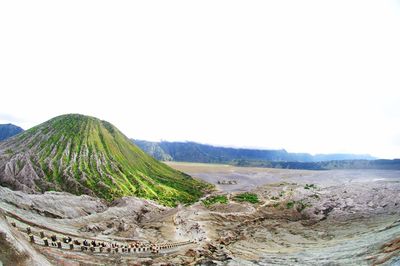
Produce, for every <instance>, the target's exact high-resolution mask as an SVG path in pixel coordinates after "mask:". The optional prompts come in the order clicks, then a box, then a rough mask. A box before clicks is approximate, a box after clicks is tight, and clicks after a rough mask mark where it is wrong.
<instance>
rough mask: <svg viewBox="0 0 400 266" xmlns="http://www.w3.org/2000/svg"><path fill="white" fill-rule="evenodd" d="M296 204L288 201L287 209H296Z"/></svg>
mask: <svg viewBox="0 0 400 266" xmlns="http://www.w3.org/2000/svg"><path fill="white" fill-rule="evenodd" d="M294 204H295V202H294V201H288V202H286V208H288V209H291V208H293V207H294Z"/></svg>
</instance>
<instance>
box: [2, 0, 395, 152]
mask: <svg viewBox="0 0 400 266" xmlns="http://www.w3.org/2000/svg"><path fill="white" fill-rule="evenodd" d="M77 7H79V8H77ZM0 25H1V26H0V36H2V41H1V42H0V58H1V60H0V73H1V74H0V75H1V78H0V87H1V97H2V100H3V101H2V104H1V107H0V123H13V124H16V125H19V126H21V127H23V128H24V129H27V128H30V127H32V126H34V125H36V124H39V123H42V122H44V121H46V120H48V119H50V118H52V117H55V116H57V115H61V114H66V113H81V114H85V115H91V116H95V117H97V118H100V119H102V120H107V121H109V122H111V123H112V124H114V125H115V126H117V127H118V128H119V129H120V130H121V131H122V132H123V133H124V134H125V135H127V136H128V137H130V138H134V139H143V140H150V141H158V140H161V139H163V140H168V141H183V140H188V141H194V142H199V143H207V144H211V145H218V146H230V147H245V148H246V147H253V148H255V147H257V148H263V149H264V148H265V149H285V150H287V151H289V152H306V153H311V154H332V153H352V154H370V155H372V156H375V157H378V158H387V159H392V158H399V157H400V152H399V151H400V123H399V118H400V104H399V103H400V89H399V88H400V79H399V73H400V64H399V62H400V49H399V47H400V35H399V34H398V29H399V27H400V1H398V0H388V1H362V0H357V1H334V2H322V1H311V0H310V1H301V2H299V1H285V2H265V1H254V2H251V3H249V2H242V1H217V2H215V1H201V2H187V1H168V2H164V1H151V2H148V1H147V2H130V1H121V2H119V3H117V4H116V3H110V2H106V1H84V2H82V1H69V2H65V3H62V2H52V1H33V2H32V1H23V3H22V4H21V2H14V1H5V2H2V3H1V4H0Z"/></svg>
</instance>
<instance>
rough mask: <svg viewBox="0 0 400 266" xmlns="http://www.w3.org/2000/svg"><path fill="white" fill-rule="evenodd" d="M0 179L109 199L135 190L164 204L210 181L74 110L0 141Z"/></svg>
mask: <svg viewBox="0 0 400 266" xmlns="http://www.w3.org/2000/svg"><path fill="white" fill-rule="evenodd" d="M10 166H11V167H10ZM21 173H25V176H22V175H21ZM27 175H28V176H31V178H30V179H31V180H26V176H27ZM0 184H1V185H7V186H11V187H13V188H15V189H23V190H28V191H46V190H60V191H68V192H72V193H74V194H94V195H97V196H99V197H102V198H104V199H107V200H113V199H115V198H118V197H122V196H127V195H136V196H139V197H143V198H147V199H153V200H156V201H158V202H160V203H162V204H165V205H175V204H176V203H178V202H182V203H190V202H194V201H196V200H197V199H198V198H199V197H200V196H202V195H203V191H204V190H205V189H207V188H209V186H210V185H208V184H205V183H203V182H201V181H198V180H196V179H193V178H191V177H190V176H188V175H186V174H184V173H181V172H178V171H176V170H174V169H172V168H170V167H168V166H167V165H165V164H163V163H160V162H158V161H156V160H155V159H153V158H152V157H150V156H148V155H147V154H145V153H144V152H143V151H142V150H140V149H139V148H138V147H137V146H135V145H134V144H132V142H131V141H130V140H129V139H128V138H127V137H126V136H124V135H123V134H122V133H121V132H120V131H119V130H118V129H117V128H115V127H114V126H113V125H112V124H110V123H108V122H106V121H101V120H99V119H97V118H94V117H88V116H83V115H77V114H72V115H63V116H59V117H56V118H53V119H51V120H49V121H47V122H45V123H43V124H41V125H38V126H36V127H34V128H31V129H29V130H27V131H25V132H24V133H22V134H20V135H19V136H17V137H16V138H13V139H10V141H5V142H3V143H1V144H0Z"/></svg>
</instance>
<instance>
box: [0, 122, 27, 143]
mask: <svg viewBox="0 0 400 266" xmlns="http://www.w3.org/2000/svg"><path fill="white" fill-rule="evenodd" d="M23 131H24V130H23V129H22V128H20V127H19V126H16V125H13V124H0V141H2V140H6V139H8V138H11V137H13V136H15V135H17V134H19V133H21V132H23Z"/></svg>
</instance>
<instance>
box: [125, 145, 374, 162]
mask: <svg viewBox="0 0 400 266" xmlns="http://www.w3.org/2000/svg"><path fill="white" fill-rule="evenodd" d="M132 141H133V142H134V143H135V144H136V145H138V146H139V147H140V148H141V149H142V150H144V151H145V152H146V153H147V154H149V155H151V156H152V157H154V158H155V159H157V160H161V161H182V162H198V163H231V162H235V161H238V160H246V161H273V162H304V163H308V162H324V161H338V160H374V159H376V158H374V157H372V156H370V155H356V154H316V155H311V154H308V153H289V152H287V151H286V150H284V149H282V150H262V149H245V148H226V147H217V146H212V145H206V144H200V143H196V142H168V141H161V142H151V141H145V140H132Z"/></svg>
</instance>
